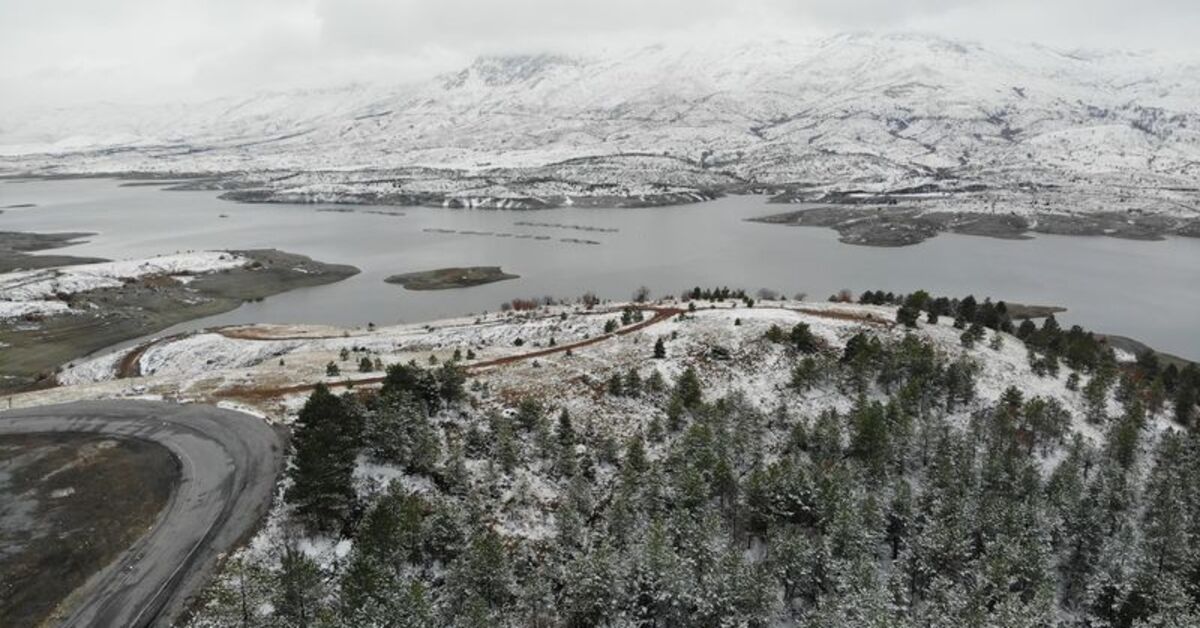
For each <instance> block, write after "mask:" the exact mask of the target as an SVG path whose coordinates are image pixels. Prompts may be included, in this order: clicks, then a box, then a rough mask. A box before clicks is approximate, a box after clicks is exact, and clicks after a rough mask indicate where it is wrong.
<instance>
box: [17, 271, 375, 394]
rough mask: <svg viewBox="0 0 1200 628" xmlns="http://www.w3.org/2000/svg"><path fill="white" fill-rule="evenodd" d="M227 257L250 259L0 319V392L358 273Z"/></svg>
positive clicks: (95, 292) (88, 294)
mask: <svg viewBox="0 0 1200 628" xmlns="http://www.w3.org/2000/svg"><path fill="white" fill-rule="evenodd" d="M232 252H233V253H236V254H238V255H242V256H244V257H248V258H250V259H251V260H252V262H251V263H250V264H248V265H247V266H246V267H243V268H238V269H234V270H229V271H224V272H219V273H212V274H207V275H200V276H197V277H196V278H195V279H194V280H192V281H191V282H189V283H187V284H186V285H185V284H182V283H179V282H177V281H175V280H173V279H170V278H162V277H147V278H144V279H142V280H139V281H132V282H128V283H126V284H125V285H123V286H121V287H119V288H106V289H102V290H93V291H90V292H84V293H80V294H76V295H73V296H72V297H71V301H70V305H71V310H70V311H69V312H67V313H65V314H60V315H55V316H49V317H46V318H44V319H40V320H21V319H13V320H7V321H0V343H3V344H0V347H3V348H2V349H0V355H3V357H4V359H3V360H2V361H0V393H4V392H17V391H20V390H27V389H30V388H36V387H39V386H48V385H53V383H54V381H53V377H52V375H53V371H54V369H55V367H57V366H59V365H61V364H64V363H66V362H69V361H71V360H74V359H77V358H80V357H82V356H85V355H87V354H89V353H92V352H94V351H98V350H100V349H103V348H105V347H109V346H112V345H114V344H117V343H120V342H123V341H126V340H130V339H133V338H138V337H140V336H145V335H147V334H152V333H155V332H157V331H161V330H163V329H166V328H167V327H170V326H172V325H176V324H178V323H182V322H184V321H188V320H192V319H195V318H202V317H205V316H212V315H214V314H220V313H222V312H228V311H229V310H232V309H234V308H236V307H238V306H239V305H241V304H242V303H243V302H246V301H253V300H256V299H261V298H264V297H269V296H271V295H275V294H279V293H282V292H287V291H289V290H293V289H295V288H302V287H307V286H316V285H322V284H327V283H333V282H335V281H341V280H342V279H345V278H347V277H350V276H352V275H355V274H357V273H358V272H359V271H358V269H357V268H354V267H353V266H344V265H335V264H325V263H322V262H317V261H314V260H312V259H310V258H308V257H305V256H303V255H295V254H292V253H284V252H281V251H276V250H273V249H260V250H252V251H232Z"/></svg>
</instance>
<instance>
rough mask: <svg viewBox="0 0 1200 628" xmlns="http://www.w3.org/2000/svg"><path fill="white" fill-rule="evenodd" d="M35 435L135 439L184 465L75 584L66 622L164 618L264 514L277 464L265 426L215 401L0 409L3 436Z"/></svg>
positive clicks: (275, 446) (278, 452) (158, 621)
mask: <svg viewBox="0 0 1200 628" xmlns="http://www.w3.org/2000/svg"><path fill="white" fill-rule="evenodd" d="M31 432H87V433H99V434H110V435H113V436H122V437H126V438H140V439H144V440H149V441H153V442H155V443H158V444H160V445H162V446H164V447H166V448H167V449H168V450H170V451H171V453H172V454H173V455H174V456H175V457H176V458H177V459H178V460H179V463H180V470H181V474H180V477H181V481H180V484H179V486H178V487H177V488H176V490H175V492H174V493H173V495H172V496H171V499H170V501H168V503H167V505H166V507H165V508H164V510H163V512H162V514H160V515H159V518H158V521H157V522H156V523H155V524H154V527H153V528H151V530H150V531H149V532H148V533H147V534H146V535H145V536H143V537H142V538H140V539H138V541H137V542H135V543H134V544H133V546H131V547H130V548H129V549H128V550H127V551H126V552H125V553H124V554H122V555H121V556H120V558H118V559H117V560H116V562H114V563H113V564H111V565H109V566H108V567H105V568H104V569H103V570H101V571H100V572H99V573H97V574H95V575H94V576H92V577H91V578H90V579H89V580H88V581H87V582H86V583H85V584H84V585H83V587H81V588H80V589H79V590H78V591H76V594H75V595H74V596H73V597H74V598H75V599H77V600H78V603H77V605H76V606H75V608H73V609H71V611H70V615H69V617H68V618H67V619H66V621H64V622H63V624H62V625H64V626H97V627H100V626H119V627H125V626H136V627H141V626H161V625H170V622H171V620H172V619H173V618H174V617H176V616H177V615H178V614H179V612H180V611H182V610H183V608H184V606H185V604H186V602H187V600H188V597H189V596H190V595H191V594H192V593H194V592H196V590H197V589H198V588H199V587H200V586H201V585H203V583H204V581H205V579H206V578H207V577H208V575H210V574H211V572H212V570H213V568H214V567H215V565H216V559H217V557H218V555H220V554H221V553H223V552H225V551H227V550H228V549H229V548H230V547H231V546H233V545H234V544H236V543H237V542H238V541H239V540H240V539H242V538H243V537H245V536H246V535H247V534H248V533H249V532H250V531H251V530H252V529H253V528H254V526H255V525H256V524H257V523H258V521H259V520H260V519H261V518H262V517H263V515H265V514H266V511H267V509H268V507H269V505H270V501H271V494H272V492H273V491H274V488H275V480H276V477H277V476H278V475H279V472H280V469H281V468H282V465H283V445H282V442H281V439H280V437H279V435H278V434H276V432H275V431H274V430H273V429H271V427H270V426H268V425H267V424H266V423H265V422H263V421H261V420H259V419H256V418H254V417H251V416H248V415H245V414H241V413H237V412H232V411H229V410H221V409H219V408H214V407H212V406H201V405H176V404H170V403H163V402H151V401H85V402H78V403H70V404H63V405H57V406H45V407H41V408H31V409H21V410H10V411H7V412H0V434H15V433H31Z"/></svg>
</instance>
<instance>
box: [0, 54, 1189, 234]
mask: <svg viewBox="0 0 1200 628" xmlns="http://www.w3.org/2000/svg"><path fill="white" fill-rule="evenodd" d="M0 155H3V157H2V161H0V168H2V169H3V170H5V171H9V172H13V171H18V172H24V171H35V172H42V173H49V172H97V171H103V172H114V171H145V172H221V173H233V172H239V173H246V172H249V173H252V174H250V175H244V174H243V175H240V176H243V177H246V176H249V177H250V180H249V181H242V182H241V184H240V185H239V186H240V187H248V186H249V187H264V186H265V187H267V188H270V189H273V190H276V191H280V190H281V188H280V185H281V184H277V183H270V182H269V180H270V179H271V178H273V177H266V176H262V174H261V172H259V171H271V172H278V171H285V172H287V173H288V174H289V175H291V176H289V178H288V183H287V184H286V186H288V188H287V190H289V191H290V192H289V193H291V194H292V195H293V198H294V197H295V196H296V195H299V196H305V195H307V197H308V198H316V197H320V196H321V195H322V194H325V195H332V196H337V195H339V194H345V193H348V192H354V193H358V194H360V195H362V194H366V195H367V196H370V195H372V194H374V195H378V194H397V193H403V194H410V195H413V198H419V199H423V198H426V197H427V196H430V195H432V196H434V197H437V196H439V195H440V196H444V195H446V194H450V195H458V196H465V197H475V198H490V199H494V198H504V197H506V196H520V197H539V196H542V197H544V196H554V195H560V196H567V197H571V196H587V195H589V194H591V195H596V194H602V195H616V196H622V195H626V196H627V195H630V194H650V193H664V192H666V193H679V192H687V191H689V190H706V189H712V188H728V187H735V186H736V187H741V188H747V187H749V188H753V187H758V186H770V187H774V188H779V187H784V186H788V187H789V188H790V189H797V188H799V189H818V190H830V189H837V190H843V191H845V190H865V191H868V192H872V193H877V192H883V191H889V190H891V191H894V190H897V189H902V188H912V187H914V186H922V185H924V186H926V188H925V189H926V190H928V189H933V188H931V187H930V186H931V185H936V186H937V188H936V189H940V190H959V191H961V190H967V189H971V190H974V191H975V192H976V193H978V192H979V190H980V189H982V188H989V189H991V190H999V191H1002V190H1010V191H1013V193H1017V191H1019V190H1025V191H1028V190H1029V189H1030V188H1031V187H1036V188H1038V189H1041V190H1055V189H1067V190H1071V197H1072V198H1078V199H1079V200H1078V204H1079V208H1080V209H1082V210H1085V211H1086V210H1095V211H1100V210H1102V209H1107V210H1112V209H1116V208H1115V207H1113V206H1112V204H1113V203H1115V202H1122V203H1126V204H1130V205H1129V206H1130V207H1133V208H1135V209H1142V210H1146V211H1151V212H1155V213H1163V212H1165V213H1174V214H1175V215H1195V212H1196V209H1195V208H1196V206H1197V205H1198V204H1200V203H1198V202H1197V201H1198V199H1200V197H1198V195H1197V192H1196V191H1195V190H1194V188H1195V187H1196V185H1195V180H1196V177H1197V176H1198V175H1200V63H1197V62H1196V60H1192V59H1181V58H1177V57H1172V56H1169V55H1165V54H1157V53H1124V52H1086V53H1085V52H1064V51H1060V50H1053V49H1049V48H1045V47H1039V46H1032V45H1028V46H990V45H989V46H984V45H980V44H974V43H964V42H957V41H950V40H946V39H942V38H937V37H931V36H923V35H842V36H837V37H834V38H831V39H826V40H822V41H817V42H804V43H795V42H783V41H763V42H755V43H750V44H736V45H734V44H716V43H714V44H712V45H711V46H706V47H695V46H693V47H688V48H682V47H649V48H640V49H636V50H629V51H623V52H617V53H607V54H603V55H597V56H592V57H565V56H554V55H534V56H509V57H487V58H481V59H479V60H477V61H476V62H475V63H474V64H472V65H471V66H469V67H467V68H465V69H463V70H462V71H460V72H457V73H451V74H448V75H443V76H439V77H437V78H435V79H433V80H430V81H427V82H424V83H422V84H417V85H403V86H386V85H370V86H365V85H356V86H351V87H346V88H340V89H326V90H313V91H296V92H284V93H267V94H255V95H247V96H245V97H239V98H225V99H220V100H212V101H208V102H202V103H189V104H176V105H169V106H142V107H126V106H117V105H106V106H100V107H80V108H71V109H54V110H38V111H32V112H27V113H26V114H21V115H15V116H13V117H11V118H10V119H7V120H3V121H0ZM330 171H336V172H330ZM255 173H258V174H255ZM380 186H382V187H380ZM1097 190H1102V191H1103V192H1100V193H1098V192H1097ZM1039 198H1041V199H1042V200H1040V201H1039V200H1030V199H1029V198H1026V196H1020V198H1019V200H1014V199H1013V198H1012V197H1011V195H1008V194H1002V193H999V192H997V193H994V194H991V195H984V196H979V195H978V194H976V195H975V196H974V197H973V200H972V201H971V206H972V207H974V208H976V209H978V208H981V207H989V208H993V209H994V206H995V204H996V203H997V202H1000V203H1001V204H1002V205H1003V206H1004V207H1005V208H1007V209H1009V210H1011V211H1017V212H1020V211H1027V209H1028V207H1030V206H1037V205H1054V206H1055V207H1054V209H1062V208H1061V207H1059V204H1060V203H1063V202H1065V201H1066V200H1067V198H1068V197H1067V196H1062V197H1051V198H1052V199H1053V201H1052V202H1050V201H1047V200H1046V199H1045V198H1044V197H1039ZM1088 199H1091V200H1088ZM1022 208H1025V209H1024V210H1023V209H1022Z"/></svg>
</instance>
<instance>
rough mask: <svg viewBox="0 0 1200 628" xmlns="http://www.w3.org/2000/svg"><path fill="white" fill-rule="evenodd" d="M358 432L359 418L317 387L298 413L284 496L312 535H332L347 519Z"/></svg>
mask: <svg viewBox="0 0 1200 628" xmlns="http://www.w3.org/2000/svg"><path fill="white" fill-rule="evenodd" d="M361 430H362V428H361V422H360V418H359V417H358V416H356V414H355V413H354V412H353V411H351V410H350V409H349V408H348V407H347V404H346V403H345V402H344V401H343V400H342V399H341V398H339V397H336V396H334V395H333V393H331V392H329V389H328V388H326V387H325V386H323V385H320V384H318V385H317V387H316V388H315V389H314V390H313V393H312V395H311V396H309V398H308V401H307V402H305V404H304V408H302V409H301V410H300V414H299V416H298V417H297V419H296V426H295V436H294V438H293V440H292V443H293V447H294V456H293V458H292V468H291V471H290V477H291V480H292V486H291V487H289V489H288V492H287V498H288V501H289V502H290V503H292V504H293V505H294V506H295V508H296V513H297V514H298V515H299V516H300V518H301V520H302V521H304V522H305V524H306V525H308V527H309V528H310V529H312V530H314V531H318V532H331V531H335V530H336V529H337V528H338V527H340V526H342V525H344V524H345V523H346V522H347V521H348V520H349V517H350V514H351V511H352V510H353V508H354V503H355V499H356V496H355V492H354V483H353V481H354V466H355V458H356V456H357V455H358V448H359V441H360V439H361Z"/></svg>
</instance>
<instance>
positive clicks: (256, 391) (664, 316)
mask: <svg viewBox="0 0 1200 628" xmlns="http://www.w3.org/2000/svg"><path fill="white" fill-rule="evenodd" d="M640 309H642V310H643V311H647V312H654V315H653V316H651V317H650V318H647V319H646V320H644V321H642V322H640V323H634V324H633V325H629V326H628V327H623V328H621V329H618V330H617V331H614V332H612V333H608V334H603V335H600V336H596V337H594V338H588V339H586V340H580V341H578V342H572V343H568V344H563V345H558V346H555V347H548V348H546V349H539V350H537V351H530V352H527V353H521V354H517V355H509V356H505V357H503V358H496V359H493V360H484V361H482V362H476V363H474V364H468V365H467V366H466V367H465V368H466V371H467V373H477V372H479V371H482V370H484V369H488V368H492V367H497V366H503V365H505V364H513V363H515V362H523V361H525V360H532V359H535V358H540V357H545V356H547V355H553V354H555V353H565V352H567V351H571V350H574V349H579V348H582V347H587V346H589V345H594V344H596V343H599V342H604V341H605V340H608V339H610V338H614V337H616V336H624V335H626V334H632V333H633V332H636V331H640V330H642V329H645V328H647V327H650V326H651V325H657V324H658V323H661V322H663V321H665V320H669V319H670V318H671V317H672V316H677V315H679V314H682V313H683V312H685V311H686V310H684V309H682V308H677V307H643V308H640ZM383 380H384V378H383V377H382V376H379V377H366V378H363V379H346V380H342V381H340V382H328V383H326V384H325V385H326V386H328V387H329V388H345V387H350V386H369V385H371V384H378V383H381V382H383ZM316 387H317V385H316V384H296V385H293V386H280V387H277V388H231V389H229V390H226V391H224V392H223V393H222V396H227V397H231V398H257V399H266V398H271V397H279V396H282V395H291V394H296V393H303V392H309V391H311V390H312V389H314V388H316Z"/></svg>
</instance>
